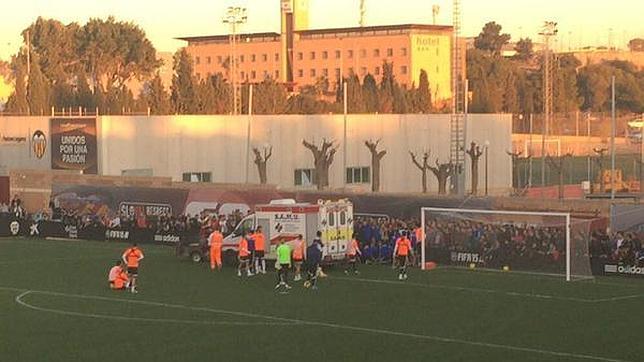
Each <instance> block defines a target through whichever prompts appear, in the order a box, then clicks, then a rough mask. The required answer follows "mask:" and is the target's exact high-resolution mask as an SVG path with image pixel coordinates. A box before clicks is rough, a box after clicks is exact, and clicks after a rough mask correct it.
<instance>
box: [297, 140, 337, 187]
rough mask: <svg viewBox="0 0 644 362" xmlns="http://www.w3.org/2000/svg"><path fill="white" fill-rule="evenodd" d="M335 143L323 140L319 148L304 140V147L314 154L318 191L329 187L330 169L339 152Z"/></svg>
mask: <svg viewBox="0 0 644 362" xmlns="http://www.w3.org/2000/svg"><path fill="white" fill-rule="evenodd" d="M334 143H335V141H333V140H331V141H328V140H327V139H326V138H323V139H322V145H321V146H320V147H318V146H317V145H314V144H312V143H310V142H307V141H306V140H302V144H303V145H304V147H306V148H308V149H309V151H311V153H312V154H313V162H314V165H315V173H316V175H317V179H316V182H315V183H316V186H317V188H318V190H322V189H323V188H325V187H327V186H329V167H330V166H331V164H332V163H333V158H334V157H335V153H336V152H337V151H338V145H335V144H334Z"/></svg>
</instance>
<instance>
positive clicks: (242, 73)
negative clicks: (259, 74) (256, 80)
mask: <svg viewBox="0 0 644 362" xmlns="http://www.w3.org/2000/svg"><path fill="white" fill-rule="evenodd" d="M240 74H241V79H246V73H244V71H242V72H241V73H240Z"/></svg>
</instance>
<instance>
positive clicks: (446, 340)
mask: <svg viewBox="0 0 644 362" xmlns="http://www.w3.org/2000/svg"><path fill="white" fill-rule="evenodd" d="M25 293H27V294H29V293H40V294H46V295H59V296H66V297H70V298H81V299H94V300H107V301H117V302H124V303H133V304H145V305H154V306H165V307H170V308H185V309H192V310H196V311H206V312H214V313H220V314H228V315H235V316H243V317H250V318H260V319H268V320H273V321H279V322H290V323H291V325H292V324H300V325H309V326H315V327H326V328H332V329H342V330H349V331H356V332H365V333H372V334H384V335H390V336H397V337H406V338H415V339H421V340H428V341H434V342H440V343H449V344H460V345H468V346H477V347H484V348H492V349H501V350H506V351H514V352H526V353H534V354H539V355H545V356H553V357H565V358H574V359H579V360H590V361H603V362H628V361H625V360H619V359H614V358H605V357H599V356H592V355H586V354H577V353H570V352H558V351H549V350H544V349H538V348H529V347H518V346H510V345H505V344H497V343H486V342H477V341H469V340H465V339H456V338H447V337H439V336H431V335H424V334H416V333H406V332H399V331H392V330H387V329H376V328H366V327H358V326H351V325H344V324H335V323H326V322H316V321H307V320H301V319H291V318H283V317H275V316H269V315H261V314H254V313H245V312H237V311H229V310H223V309H213V308H204V307H192V306H185V305H179V304H167V303H160V302H151V301H143V300H127V299H122V298H109V297H99V296H90V295H78V294H66V293H57V292H47V291H35V290H32V291H26V292H24V293H22V294H20V295H19V296H18V297H16V302H18V303H20V302H19V300H20V298H21V297H24V296H25V295H27V294H25Z"/></svg>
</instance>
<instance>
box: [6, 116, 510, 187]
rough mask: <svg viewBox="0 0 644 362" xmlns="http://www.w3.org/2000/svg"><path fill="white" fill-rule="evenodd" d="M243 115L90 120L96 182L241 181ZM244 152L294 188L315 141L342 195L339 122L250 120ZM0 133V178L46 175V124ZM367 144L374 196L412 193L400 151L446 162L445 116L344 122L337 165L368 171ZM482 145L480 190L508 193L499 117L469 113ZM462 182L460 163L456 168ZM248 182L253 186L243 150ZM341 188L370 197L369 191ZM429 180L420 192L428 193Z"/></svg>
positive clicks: (415, 175)
mask: <svg viewBox="0 0 644 362" xmlns="http://www.w3.org/2000/svg"><path fill="white" fill-rule="evenodd" d="M247 122H248V117H246V116H240V117H232V116H159V117H144V116H141V117H130V116H122V117H121V116H119V117H116V116H114V117H113V116H103V117H99V118H98V120H97V132H98V160H99V165H98V166H99V174H102V175H108V176H120V175H121V174H122V172H123V171H124V170H132V169H139V170H140V169H148V168H151V169H152V174H153V176H161V177H171V178H172V180H174V181H181V180H182V174H183V173H184V172H212V182H216V183H240V182H241V183H243V182H246V172H247V171H246V168H247V167H246V130H247V126H248V123H247ZM251 126H252V127H251V130H252V131H251V146H256V147H260V148H262V147H264V146H265V145H271V146H272V147H273V157H272V158H271V159H270V160H269V163H268V182H269V183H271V184H275V185H277V186H279V187H281V188H294V170H295V169H298V168H303V169H306V168H313V157H312V155H311V152H310V151H308V150H307V149H306V148H304V147H303V146H302V140H303V139H307V140H308V141H309V142H314V143H317V144H319V143H321V142H322V139H323V138H327V139H333V140H335V141H336V142H338V143H339V144H340V145H339V146H340V147H339V148H338V152H337V153H336V155H335V161H334V162H333V165H332V167H331V170H330V183H331V185H330V186H331V188H342V187H344V177H345V172H344V171H343V169H342V164H343V152H344V148H343V147H342V144H341V143H342V139H343V117H342V115H311V116H305V115H288V116H284V115H279V116H255V117H253V119H252V123H251ZM35 130H41V131H43V132H44V133H45V135H46V136H47V142H48V144H47V149H46V152H45V155H44V156H43V157H42V159H38V158H36V156H35V155H34V153H33V151H32V150H31V144H30V139H31V135H33V132H34V131H35ZM0 133H2V134H3V135H7V136H24V137H26V138H27V141H26V142H24V143H19V144H1V143H0V172H4V174H7V173H8V170H11V169H31V170H49V169H50V168H51V161H50V160H51V152H50V145H51V140H50V132H49V118H47V117H0ZM367 139H373V140H376V139H381V149H386V150H387V155H386V156H385V157H384V158H383V160H382V169H381V171H382V175H381V191H386V192H419V191H420V190H421V186H420V171H419V170H418V169H417V168H416V167H415V166H414V165H413V164H412V163H411V159H410V156H409V151H414V152H418V153H421V152H422V151H423V150H430V151H431V154H432V157H431V159H430V160H431V162H434V160H436V159H437V158H438V159H439V160H440V161H441V162H447V161H448V159H449V115H350V116H349V117H348V121H347V150H346V151H347V166H348V167H370V166H371V154H370V153H369V150H368V149H367V148H366V147H365V145H364V142H365V140H367ZM470 140H474V141H476V142H478V143H479V144H483V143H484V142H485V141H486V140H488V141H490V148H489V188H490V191H491V192H505V191H507V190H508V189H509V188H510V186H511V170H512V166H511V160H510V158H509V157H508V156H507V155H506V154H505V152H506V150H510V149H511V147H512V138H511V118H510V116H509V115H471V116H470V117H469V121H468V142H469V141H470ZM480 161H481V162H480V167H479V169H480V171H479V178H480V180H479V189H480V190H482V189H483V188H484V177H485V168H484V164H485V160H484V158H481V160H480ZM466 171H467V172H466V177H467V181H466V185H468V188H469V185H470V181H469V161H468V163H467V165H466ZM248 181H249V182H251V183H258V182H259V177H258V174H257V169H256V167H255V165H254V163H253V154H252V152H251V154H250V159H249V164H248ZM349 188H350V189H355V190H356V191H360V190H370V188H371V186H370V185H369V184H361V185H353V186H350V187H349ZM437 188H438V186H437V183H436V181H435V178H434V177H433V175H431V174H430V176H429V191H430V192H436V191H437Z"/></svg>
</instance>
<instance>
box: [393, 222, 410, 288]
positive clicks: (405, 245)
mask: <svg viewBox="0 0 644 362" xmlns="http://www.w3.org/2000/svg"><path fill="white" fill-rule="evenodd" d="M410 255H414V251H413V250H412V248H411V241H410V240H409V238H408V237H407V231H403V233H402V236H400V237H399V238H398V239H397V240H396V246H395V247H394V255H393V259H394V262H396V263H397V264H398V268H399V274H398V280H406V279H407V258H408V257H409V256H410Z"/></svg>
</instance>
